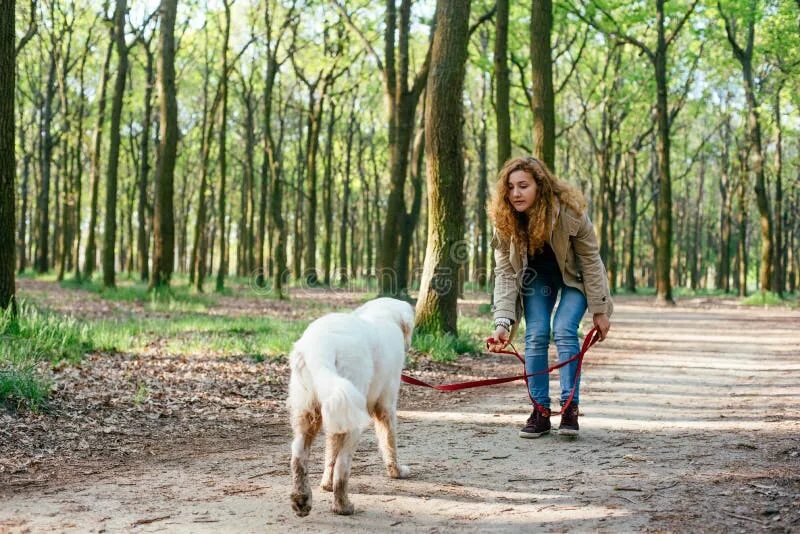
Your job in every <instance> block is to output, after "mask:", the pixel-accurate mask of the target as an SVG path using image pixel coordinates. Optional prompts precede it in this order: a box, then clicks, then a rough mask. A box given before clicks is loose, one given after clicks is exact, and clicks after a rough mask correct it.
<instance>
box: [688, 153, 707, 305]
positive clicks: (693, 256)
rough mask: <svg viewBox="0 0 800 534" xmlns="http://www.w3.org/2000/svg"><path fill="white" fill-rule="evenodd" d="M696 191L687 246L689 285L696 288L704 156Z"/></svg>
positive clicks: (699, 255)
mask: <svg viewBox="0 0 800 534" xmlns="http://www.w3.org/2000/svg"><path fill="white" fill-rule="evenodd" d="M698 178H699V183H698V191H697V203H696V205H695V210H694V228H693V229H692V246H691V247H690V248H689V287H691V288H692V289H694V290H696V289H697V288H698V286H699V284H700V268H701V265H702V259H703V242H702V241H701V240H700V228H701V222H702V219H703V213H702V210H703V193H704V183H705V179H706V158H705V157H703V159H701V160H700V176H699V177H698Z"/></svg>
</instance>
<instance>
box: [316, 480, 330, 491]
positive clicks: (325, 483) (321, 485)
mask: <svg viewBox="0 0 800 534" xmlns="http://www.w3.org/2000/svg"><path fill="white" fill-rule="evenodd" d="M319 489H321V490H322V491H333V480H323V481H322V482H320V483H319Z"/></svg>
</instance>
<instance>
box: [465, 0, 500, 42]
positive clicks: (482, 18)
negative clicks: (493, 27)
mask: <svg viewBox="0 0 800 534" xmlns="http://www.w3.org/2000/svg"><path fill="white" fill-rule="evenodd" d="M496 11H497V3H496V2H495V4H494V5H493V6H492V8H491V9H489V11H487V12H486V13H484V14H483V15H481V16H480V17H479V18H478V20H476V21H475V23H474V24H473V25H472V26H470V27H469V32H468V33H467V35H468V36H469V37H472V34H473V33H475V30H477V29H478V27H480V25H481V24H483V23H484V22H486V21H488V20H491V19H492V17H494V14H495V12H496Z"/></svg>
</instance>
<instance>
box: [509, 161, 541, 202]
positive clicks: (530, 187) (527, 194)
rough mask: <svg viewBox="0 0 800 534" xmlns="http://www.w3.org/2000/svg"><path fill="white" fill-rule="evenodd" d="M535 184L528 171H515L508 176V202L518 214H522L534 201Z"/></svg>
mask: <svg viewBox="0 0 800 534" xmlns="http://www.w3.org/2000/svg"><path fill="white" fill-rule="evenodd" d="M536 192H537V188H536V182H535V181H534V179H533V176H531V175H530V173H529V172H528V171H524V170H521V169H520V170H516V171H514V172H512V173H511V174H510V175H509V176H508V200H509V202H511V205H512V206H514V209H515V210H517V211H518V212H520V213H521V212H524V211H526V210H527V209H528V208H530V207H531V206H533V203H534V202H535V201H536Z"/></svg>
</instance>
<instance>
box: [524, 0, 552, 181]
mask: <svg viewBox="0 0 800 534" xmlns="http://www.w3.org/2000/svg"><path fill="white" fill-rule="evenodd" d="M552 30H553V4H552V1H551V0H531V33H530V44H531V67H532V72H533V76H532V79H531V82H532V83H531V86H532V89H533V95H532V96H533V99H532V108H533V109H532V111H533V155H534V156H535V157H536V158H538V159H539V160H541V161H543V162H545V164H546V165H547V166H548V167H549V168H550V170H551V171H552V172H555V165H556V161H555V160H556V112H555V95H554V94H553V57H552V55H553V54H552V47H551V45H550V33H551V32H552Z"/></svg>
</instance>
